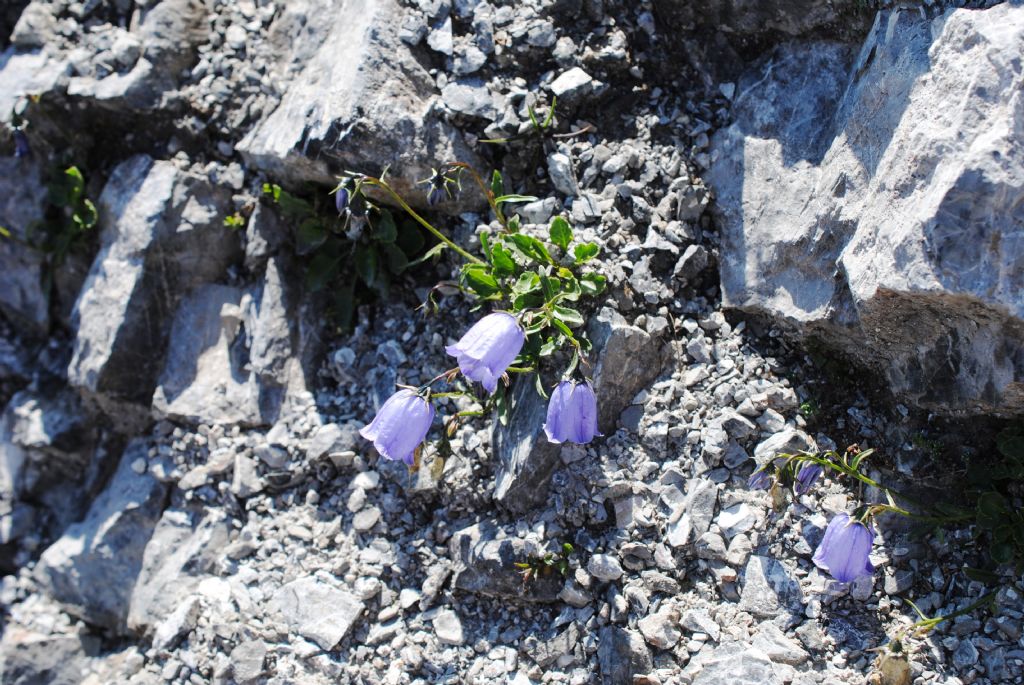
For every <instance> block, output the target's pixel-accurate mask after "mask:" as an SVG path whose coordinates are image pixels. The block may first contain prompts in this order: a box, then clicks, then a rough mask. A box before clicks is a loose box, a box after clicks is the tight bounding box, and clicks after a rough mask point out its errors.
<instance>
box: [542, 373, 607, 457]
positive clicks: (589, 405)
mask: <svg viewBox="0 0 1024 685" xmlns="http://www.w3.org/2000/svg"><path fill="white" fill-rule="evenodd" d="M544 432H545V433H547V436H548V440H550V441H551V442H553V443H556V444H558V443H562V442H575V443H576V444H578V445H585V444H587V443H588V442H590V441H591V440H593V439H594V438H595V437H596V436H598V435H601V433H599V432H598V430H597V397H595V396H594V388H593V386H591V385H590V381H586V382H583V383H577V382H576V381H562V382H561V383H559V384H558V386H557V387H556V388H555V389H554V390H553V391H552V392H551V399H550V401H549V402H548V420H547V422H546V423H545V424H544Z"/></svg>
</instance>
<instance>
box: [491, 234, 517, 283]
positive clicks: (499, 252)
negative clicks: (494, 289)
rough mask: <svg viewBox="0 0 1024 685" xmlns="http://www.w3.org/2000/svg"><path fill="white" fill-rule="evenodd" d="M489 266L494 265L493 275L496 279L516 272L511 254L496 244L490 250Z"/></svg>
mask: <svg viewBox="0 0 1024 685" xmlns="http://www.w3.org/2000/svg"><path fill="white" fill-rule="evenodd" d="M491 264H493V265H494V275H495V276H496V277H497V278H504V277H506V276H511V275H512V274H514V273H515V271H516V263H515V261H514V260H513V259H512V254H511V253H510V252H509V251H508V250H506V249H505V247H504V246H503V245H501V244H500V243H498V244H497V245H495V246H494V248H493V249H492V250H491Z"/></svg>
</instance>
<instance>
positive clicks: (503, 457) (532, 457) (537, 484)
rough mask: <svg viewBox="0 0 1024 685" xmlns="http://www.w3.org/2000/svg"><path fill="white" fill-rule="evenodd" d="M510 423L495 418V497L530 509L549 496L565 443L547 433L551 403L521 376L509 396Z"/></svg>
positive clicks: (515, 507)
mask: <svg viewBox="0 0 1024 685" xmlns="http://www.w3.org/2000/svg"><path fill="white" fill-rule="evenodd" d="M509 413H510V418H509V422H508V425H502V424H501V422H499V421H495V422H494V428H493V433H492V437H491V443H492V445H493V446H494V454H495V456H496V457H497V459H498V463H499V464H500V469H499V470H498V473H497V474H496V477H495V484H494V499H495V500H496V501H498V502H500V503H501V504H503V505H504V506H506V507H508V508H509V509H510V510H512V511H514V512H520V513H522V512H525V511H529V510H530V509H533V508H535V507H537V506H538V505H540V504H542V503H543V502H545V501H546V500H547V497H548V485H549V484H550V482H551V476H552V474H553V473H554V471H555V468H556V467H557V466H558V465H559V454H560V452H561V445H556V444H554V443H552V442H549V441H548V439H547V435H546V434H545V433H544V421H545V420H546V418H547V402H546V401H545V400H544V398H543V397H541V396H540V395H539V394H538V393H537V390H536V388H535V387H534V384H533V383H532V382H527V381H526V380H524V379H518V380H517V381H516V382H515V384H514V385H513V386H512V389H511V397H510V398H509Z"/></svg>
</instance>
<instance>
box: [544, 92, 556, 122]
mask: <svg viewBox="0 0 1024 685" xmlns="http://www.w3.org/2000/svg"><path fill="white" fill-rule="evenodd" d="M557 104H558V96H557V95H555V96H552V98H551V106H550V107H548V115H547V116H546V117H544V123H543V124H541V125H540V127H541V128H542V129H547V127H548V126H550V125H551V122H552V121H554V120H555V105H557Z"/></svg>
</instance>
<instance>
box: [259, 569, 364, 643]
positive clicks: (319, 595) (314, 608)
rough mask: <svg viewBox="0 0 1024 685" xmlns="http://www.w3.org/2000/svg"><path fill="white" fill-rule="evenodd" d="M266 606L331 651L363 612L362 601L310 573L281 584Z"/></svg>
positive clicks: (294, 627) (307, 636)
mask: <svg viewBox="0 0 1024 685" xmlns="http://www.w3.org/2000/svg"><path fill="white" fill-rule="evenodd" d="M269 608H270V610H271V611H275V612H277V613H279V614H280V616H281V617H282V618H283V619H284V621H285V622H286V623H287V624H288V626H289V627H291V629H292V630H294V631H295V632H297V633H298V634H299V635H301V636H303V637H305V638H308V639H310V640H312V641H313V642H315V643H317V644H318V645H320V647H321V648H322V649H325V650H331V649H334V647H335V645H337V644H338V643H339V642H341V639H342V638H343V637H345V635H346V634H347V633H348V631H349V630H350V629H351V628H352V626H353V624H354V623H355V622H356V621H357V620H358V619H359V615H360V614H361V613H362V612H363V608H364V607H363V603H362V602H360V601H359V600H358V599H356V598H355V597H354V596H353V595H351V594H350V593H348V592H345V591H344V590H339V589H338V588H335V587H333V586H331V585H328V584H327V583H324V582H322V581H320V580H317V579H316V578H313V577H312V576H307V577H304V578H299V579H297V580H293V581H292V582H290V583H288V584H287V585H284V586H282V587H281V588H280V589H279V590H278V591H277V592H276V593H274V596H273V597H272V598H271V600H270V605H269Z"/></svg>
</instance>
